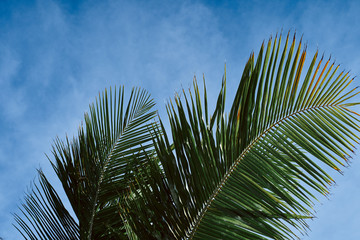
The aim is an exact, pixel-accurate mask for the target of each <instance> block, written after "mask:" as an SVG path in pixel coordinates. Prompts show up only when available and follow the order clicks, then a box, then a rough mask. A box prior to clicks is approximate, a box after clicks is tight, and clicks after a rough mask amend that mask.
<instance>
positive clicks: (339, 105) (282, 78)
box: [123, 35, 360, 239]
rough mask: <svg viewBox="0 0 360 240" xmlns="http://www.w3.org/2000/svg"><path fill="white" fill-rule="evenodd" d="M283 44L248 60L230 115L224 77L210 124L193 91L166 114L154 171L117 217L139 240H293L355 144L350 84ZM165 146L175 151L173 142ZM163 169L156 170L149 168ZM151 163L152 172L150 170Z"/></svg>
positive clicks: (140, 177)
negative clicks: (331, 172) (167, 127)
mask: <svg viewBox="0 0 360 240" xmlns="http://www.w3.org/2000/svg"><path fill="white" fill-rule="evenodd" d="M301 46H302V43H301V41H300V43H299V44H298V46H297V47H296V44H295V36H294V38H293V41H290V40H289V35H288V36H287V38H286V41H285V44H284V45H282V44H281V36H280V37H279V38H277V37H275V39H274V41H273V40H272V39H270V40H269V42H268V44H267V47H265V46H264V44H263V45H262V47H261V49H260V52H259V54H258V57H257V59H256V60H255V57H254V54H252V55H251V56H250V58H249V61H248V62H247V64H246V66H245V69H244V72H243V75H242V78H241V80H240V83H239V87H238V90H237V93H236V95H235V98H234V101H233V103H232V107H231V109H230V113H229V115H225V112H224V109H225V92H226V91H225V85H226V74H225V76H224V80H223V85H222V88H221V91H220V94H219V97H218V101H217V104H216V107H215V110H214V113H213V115H212V116H211V117H210V118H209V117H208V109H207V100H206V98H207V97H206V88H205V87H204V88H205V90H204V92H205V95H204V105H202V103H201V98H200V90H199V89H198V86H197V83H196V81H194V91H193V92H190V93H189V95H187V94H185V93H184V100H181V98H180V97H176V98H175V104H174V103H170V104H169V106H168V108H167V110H168V115H169V121H170V126H171V134H172V135H171V137H169V136H167V134H165V133H164V132H165V129H164V127H163V125H162V124H161V126H162V130H163V133H164V134H163V135H162V136H157V140H156V154H155V155H148V157H147V158H148V162H149V164H150V166H151V171H150V172H147V171H138V172H137V174H136V177H135V181H136V182H137V183H138V184H137V185H134V186H133V188H132V189H133V190H132V192H131V194H130V195H132V196H133V197H132V198H127V201H126V203H125V204H124V205H123V215H124V218H126V221H127V223H128V224H129V225H130V226H131V228H132V230H134V232H135V233H136V234H137V237H139V238H140V239H294V238H297V235H298V232H300V233H305V232H306V230H307V229H308V225H307V223H306V219H308V218H312V217H313V210H312V207H313V205H314V203H313V202H314V200H316V195H317V194H323V195H327V194H328V188H329V186H330V185H331V184H332V183H333V180H332V178H331V177H330V175H329V173H328V171H327V170H328V169H326V166H329V167H330V168H332V169H335V170H336V171H340V166H344V165H345V164H347V158H348V157H349V153H350V152H352V151H353V149H354V144H355V143H357V141H358V140H359V137H358V134H359V131H360V127H359V125H358V122H359V119H358V118H357V116H358V115H357V114H356V113H354V112H352V111H351V110H349V109H348V107H350V106H353V105H356V104H357V103H352V102H349V101H350V100H351V99H352V97H353V96H355V95H356V94H357V93H358V92H355V91H356V90H355V89H350V90H348V88H349V87H348V86H349V84H350V82H351V81H352V79H350V78H349V76H348V74H347V73H346V74H344V73H343V72H341V73H339V74H338V73H337V70H338V67H334V64H330V59H329V60H328V61H326V63H325V65H324V66H322V62H323V58H321V60H320V61H319V62H318V63H317V58H318V53H316V54H315V55H314V57H313V59H312V61H311V63H310V65H309V67H308V69H307V72H306V75H305V77H304V78H301V76H302V70H303V67H304V62H305V57H306V49H305V50H301ZM170 139H172V143H171V140H170ZM154 159H156V161H157V160H158V161H160V163H161V165H160V166H159V165H158V164H156V161H155V160H154ZM153 162H154V163H153Z"/></svg>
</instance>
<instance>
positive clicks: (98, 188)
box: [88, 114, 137, 240]
mask: <svg viewBox="0 0 360 240" xmlns="http://www.w3.org/2000/svg"><path fill="white" fill-rule="evenodd" d="M135 116H136V114H135ZM136 118H137V117H132V118H131V119H129V121H128V122H127V124H126V125H125V127H124V128H123V129H122V130H121V131H120V133H119V134H118V135H117V136H116V137H115V138H114V139H116V140H115V141H114V143H113V144H112V145H111V147H110V151H109V152H108V153H107V154H106V160H105V163H104V165H103V167H102V168H101V172H100V177H99V181H98V182H97V186H96V194H95V199H94V203H93V206H92V214H91V220H90V225H89V232H88V233H89V234H88V240H91V235H92V230H93V224H94V218H95V214H96V211H95V208H96V203H97V201H98V198H99V193H100V189H101V183H102V182H103V180H104V175H105V172H106V169H107V166H108V165H109V163H110V160H111V157H112V155H113V152H114V151H115V148H116V146H117V145H118V143H119V142H120V139H121V137H122V136H123V135H124V134H125V133H126V131H127V129H128V128H129V125H130V126H131V122H132V121H134V119H136Z"/></svg>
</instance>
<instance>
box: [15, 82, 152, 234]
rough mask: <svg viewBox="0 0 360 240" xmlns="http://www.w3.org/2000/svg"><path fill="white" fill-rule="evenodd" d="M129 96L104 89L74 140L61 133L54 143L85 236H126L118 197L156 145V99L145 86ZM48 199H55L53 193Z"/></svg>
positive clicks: (57, 163) (41, 228) (60, 172)
mask: <svg viewBox="0 0 360 240" xmlns="http://www.w3.org/2000/svg"><path fill="white" fill-rule="evenodd" d="M124 98H125V97H124V89H123V88H121V89H119V90H118V91H117V90H116V89H115V91H114V92H112V91H111V89H110V94H109V95H108V92H107V91H106V90H105V92H104V93H103V94H102V95H100V94H99V98H98V99H97V101H96V103H95V104H92V105H91V106H90V111H89V114H85V123H84V126H82V127H80V129H79V132H78V136H77V137H74V139H73V140H72V141H70V140H69V139H66V141H62V140H60V139H56V141H55V144H54V146H53V155H54V161H52V165H53V168H54V170H55V172H56V174H57V176H58V178H59V179H60V181H61V183H62V186H63V188H64V190H65V193H66V195H67V197H68V199H69V201H70V204H71V206H72V209H73V211H74V213H75V215H76V217H77V219H78V222H79V223H78V226H79V231H78V235H79V236H80V238H81V239H124V238H126V235H125V233H126V229H125V227H126V226H124V222H123V220H122V218H121V216H120V214H119V211H120V208H119V201H120V200H122V198H123V195H124V193H125V192H127V191H128V189H129V185H130V184H131V182H130V179H131V178H129V176H131V175H132V171H134V169H136V168H139V167H140V166H141V165H143V164H144V163H145V160H146V158H145V156H146V154H149V153H150V152H151V151H153V141H152V139H153V136H152V135H151V133H150V131H149V128H150V127H151V125H153V124H156V123H155V121H154V118H155V116H156V112H155V111H152V110H151V108H152V107H153V106H154V102H153V100H152V99H151V98H150V95H149V94H148V93H147V92H146V91H144V90H141V89H133V90H132V92H131V95H130V97H129V99H128V102H125V101H126V100H125V99H124ZM34 194H35V193H34ZM46 201H48V202H51V201H53V199H52V197H51V196H50V197H48V198H46V199H44V202H46ZM29 204H30V203H28V204H27V205H29ZM27 205H26V204H25V205H23V208H27V207H28V206H27ZM44 215H45V216H46V215H47V213H46V212H44ZM19 219H20V218H19ZM28 220H29V221H30V224H31V225H33V224H34V222H36V221H37V219H36V218H35V216H32V217H29V218H28ZM18 222H19V223H21V224H20V227H21V228H22V229H26V234H28V235H29V236H39V233H41V232H44V233H46V234H47V236H53V235H52V234H54V230H53V228H52V227H51V226H50V227H45V226H43V225H36V226H34V225H33V228H31V227H30V225H27V224H26V223H25V221H22V220H19V221H18ZM59 231H60V230H59ZM48 239H55V238H53V237H49V238H48ZM63 239H64V238H63Z"/></svg>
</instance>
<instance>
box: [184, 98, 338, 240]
mask: <svg viewBox="0 0 360 240" xmlns="http://www.w3.org/2000/svg"><path fill="white" fill-rule="evenodd" d="M330 107H332V108H333V107H340V108H344V107H343V105H342V104H339V105H338V104H326V105H320V106H312V107H308V108H305V109H300V110H298V111H295V112H293V113H291V114H288V115H286V116H284V117H283V118H281V119H279V120H277V121H276V122H274V123H273V124H271V125H270V126H269V127H267V128H266V129H265V130H264V131H262V132H261V133H260V134H259V135H258V136H257V137H256V138H254V139H253V140H252V141H251V142H250V144H249V145H248V146H247V147H246V148H245V149H244V150H243V151H242V153H241V154H240V156H239V157H238V158H237V159H236V160H235V162H234V163H233V164H232V165H231V167H230V168H229V170H228V171H227V172H226V174H225V175H224V177H223V178H222V179H221V181H220V182H219V184H218V186H217V187H216V189H215V190H214V191H213V193H212V194H211V196H210V197H209V199H208V200H207V202H206V203H205V205H204V207H203V208H202V210H201V211H200V212H199V214H198V215H197V217H196V219H195V221H194V222H193V223H192V224H191V225H190V226H192V227H189V230H188V231H187V233H188V234H187V236H188V237H187V239H189V240H191V239H193V237H194V235H195V234H196V231H197V229H198V227H199V225H200V223H201V221H202V219H203V218H204V216H205V214H206V212H207V210H208V209H209V208H210V206H211V204H212V202H213V201H214V200H215V198H216V196H217V195H218V194H219V193H220V189H221V188H222V187H223V186H224V185H225V184H226V182H227V179H228V178H229V177H230V175H231V174H232V172H233V171H234V170H235V168H236V167H237V166H238V165H239V163H240V162H241V160H242V159H243V158H244V157H245V155H246V154H247V153H248V152H249V151H250V150H251V149H252V147H253V146H254V145H255V144H256V143H257V142H258V141H259V140H260V139H261V138H262V137H264V136H265V135H266V134H267V133H268V132H269V131H270V130H272V129H275V128H276V127H277V126H279V125H280V124H281V123H283V122H284V121H288V120H289V119H290V118H291V117H293V116H296V115H299V114H303V113H305V112H310V111H315V110H317V109H324V108H330Z"/></svg>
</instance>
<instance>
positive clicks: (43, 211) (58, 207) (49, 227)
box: [14, 170, 80, 240]
mask: <svg viewBox="0 0 360 240" xmlns="http://www.w3.org/2000/svg"><path fill="white" fill-rule="evenodd" d="M38 172H39V183H40V187H39V186H38V185H36V184H34V187H33V188H32V189H31V190H30V193H29V194H27V195H26V197H25V202H24V203H23V204H22V209H21V212H22V214H23V215H24V216H25V218H26V219H27V220H30V224H28V223H27V222H26V220H23V218H21V217H20V216H19V215H17V214H14V217H15V220H16V222H17V224H18V226H15V227H16V228H17V229H18V230H19V232H20V233H21V235H22V236H23V237H24V238H26V239H32V240H37V239H54V240H55V239H58V240H62V239H72V240H75V239H80V235H79V225H78V223H76V221H75V220H74V219H73V218H72V216H71V215H70V214H69V212H68V211H67V210H66V209H65V207H64V205H63V203H62V201H61V199H60V198H59V196H58V195H57V193H56V191H55V190H54V188H53V187H52V186H51V184H50V183H49V181H48V180H47V179H46V177H45V175H44V173H43V172H42V171H41V170H39V171H38ZM34 229H35V231H34Z"/></svg>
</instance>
